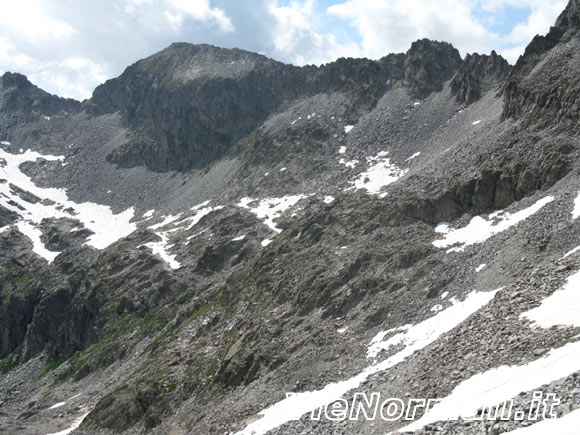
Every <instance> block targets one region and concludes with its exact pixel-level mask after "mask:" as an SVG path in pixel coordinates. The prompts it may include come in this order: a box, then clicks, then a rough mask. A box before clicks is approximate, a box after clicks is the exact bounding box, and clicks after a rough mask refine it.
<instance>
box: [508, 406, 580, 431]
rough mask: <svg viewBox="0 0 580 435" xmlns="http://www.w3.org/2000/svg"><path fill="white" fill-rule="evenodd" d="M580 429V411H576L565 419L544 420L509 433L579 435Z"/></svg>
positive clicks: (564, 417)
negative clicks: (579, 429) (579, 430)
mask: <svg viewBox="0 0 580 435" xmlns="http://www.w3.org/2000/svg"><path fill="white" fill-rule="evenodd" d="M579 427H580V409H576V410H575V411H572V412H570V413H568V414H566V415H565V416H563V417H560V418H550V419H546V420H542V421H540V422H538V423H535V424H532V425H531V426H527V427H522V428H519V429H516V430H513V431H510V432H507V433H511V434H512V435H546V434H558V435H578V428H579Z"/></svg>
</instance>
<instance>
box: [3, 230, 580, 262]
mask: <svg viewBox="0 0 580 435" xmlns="http://www.w3.org/2000/svg"><path fill="white" fill-rule="evenodd" d="M1 232H2V230H1V229H0V233H1ZM578 251H580V246H576V247H575V248H574V249H572V250H571V251H568V252H566V253H565V254H564V256H563V257H562V258H560V260H563V259H564V258H567V257H569V256H570V255H574V254H575V253H576V252H578Z"/></svg>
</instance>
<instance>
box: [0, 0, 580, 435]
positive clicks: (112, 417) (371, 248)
mask: <svg viewBox="0 0 580 435" xmlns="http://www.w3.org/2000/svg"><path fill="white" fill-rule="evenodd" d="M576 11H577V7H576V3H575V2H572V3H571V4H570V6H569V8H568V9H567V12H566V13H565V14H564V15H562V17H561V18H560V19H559V26H560V27H558V28H560V29H567V30H562V31H561V32H560V33H557V32H556V33H557V34H558V35H560V36H558V38H556V39H551V40H552V42H553V44H552V46H551V48H549V49H547V51H541V50H540V51H541V53H540V52H538V53H539V54H537V55H535V56H536V57H535V58H534V59H535V61H537V63H533V65H532V63H528V62H529V61H530V59H532V58H533V55H530V51H529V52H528V55H529V56H527V57H526V56H524V57H523V58H522V59H523V60H522V59H520V61H521V62H518V64H519V67H518V68H517V69H516V72H515V73H514V72H513V71H512V72H511V73H510V75H509V77H510V78H509V79H508V81H510V80H511V81H512V82H513V83H516V82H517V83H516V84H517V86H515V87H513V86H512V87H511V88H509V89H508V88H507V87H506V92H505V93H503V94H502V93H501V92H498V89H501V88H502V86H503V85H504V79H505V77H506V73H507V71H508V65H507V63H506V62H505V61H504V60H503V59H502V58H501V57H500V56H497V55H496V54H495V53H491V55H489V56H483V55H470V56H468V57H467V58H466V59H465V60H464V61H462V60H461V59H459V57H458V53H457V51H456V50H455V49H453V47H451V46H450V45H449V44H445V43H438V42H433V41H426V40H422V41H418V42H416V43H415V44H413V47H411V49H410V50H409V51H408V52H407V53H404V54H393V55H388V56H386V57H384V58H382V59H380V60H377V61H372V60H368V59H339V60H337V61H336V62H333V63H331V64H328V65H324V66H321V67H314V66H307V67H304V68H296V67H293V66H288V65H283V64H280V63H278V62H275V61H273V60H270V59H266V58H264V57H263V56H260V55H257V54H253V53H248V52H244V51H241V50H225V49H218V48H216V47H211V46H207V45H201V46H193V45H189V44H175V45H173V46H171V47H169V48H168V49H166V50H164V51H162V52H160V53H158V54H156V55H153V56H151V57H150V58H148V59H144V60H142V61H140V62H138V63H136V64H135V65H133V66H131V67H129V68H128V69H127V70H126V71H125V72H124V73H123V75H121V77H119V78H117V79H114V80H111V81H109V82H107V83H106V84H105V85H103V86H101V87H99V88H98V89H97V90H96V91H95V93H94V96H93V98H92V99H91V100H89V101H86V102H84V103H83V105H82V107H81V108H80V110H81V112H79V113H74V114H73V115H72V116H68V115H65V112H66V111H56V112H55V113H57V115H55V116H54V117H53V119H50V120H46V119H44V118H42V117H41V118H42V119H40V120H39V119H37V118H36V117H35V116H36V115H34V116H30V117H29V118H26V116H28V115H27V113H25V112H26V110H28V109H27V107H28V106H26V104H24V103H22V104H20V103H19V104H20V105H19V104H16V105H15V106H10V107H8V108H4V109H2V110H0V118H1V119H4V120H6V119H12V118H11V117H14V119H16V118H19V117H20V118H19V119H20V120H21V121H22V122H20V123H18V125H12V126H10V127H6V128H5V129H4V130H2V134H3V135H4V136H3V137H2V139H3V140H4V137H6V138H9V139H10V140H11V141H12V142H13V143H12V145H6V144H4V145H3V146H2V150H3V152H6V153H9V154H18V153H19V151H17V150H19V148H23V149H25V148H26V147H29V148H31V149H33V150H37V151H38V152H39V153H41V154H45V155H46V154H51V155H55V156H57V155H62V156H63V158H62V161H61V160H60V159H57V160H51V159H49V158H48V159H42V158H40V159H38V160H37V161H34V162H32V161H29V162H26V163H23V164H21V165H20V167H19V169H20V170H21V171H22V173H23V174H21V176H19V177H14V178H15V179H10V180H3V181H0V182H1V183H2V184H0V186H1V187H2V189H3V190H2V194H0V229H1V230H2V231H1V232H0V382H1V383H2V388H0V432H2V433H10V434H29V433H54V432H59V431H63V430H66V429H67V428H69V427H70V426H71V425H72V424H73V423H74V422H75V421H76V420H77V419H79V418H81V417H83V416H85V415H86V417H84V421H83V423H82V425H81V427H80V428H79V429H77V432H78V433H81V434H86V435H96V434H103V433H105V434H109V433H123V434H126V435H135V434H143V433H149V432H150V433H176V434H187V433H235V432H236V431H238V430H241V429H244V428H245V427H246V426H247V425H248V424H250V423H251V422H252V421H255V420H257V419H259V418H261V415H260V412H261V411H262V410H264V409H265V408H267V407H269V406H270V405H272V404H275V403H277V402H278V401H280V400H282V399H283V398H284V393H285V392H291V391H294V392H303V391H315V390H319V389H322V388H324V387H325V386H328V385H329V384H333V383H336V382H342V381H345V380H348V379H352V378H353V377H355V376H360V374H361V373H363V374H364V373H365V371H366V373H368V370H369V368H371V367H374V366H373V365H374V364H375V362H378V363H379V364H380V363H382V362H385V361H387V359H389V358H391V357H393V356H395V359H394V360H393V361H399V363H397V364H394V365H389V367H388V368H386V369H384V370H383V369H382V368H381V369H380V370H379V371H378V372H377V373H375V374H374V375H373V376H370V377H368V378H367V379H366V380H365V381H364V382H362V383H361V384H360V385H359V386H358V387H357V389H358V391H361V392H366V393H372V392H375V391H378V392H381V393H382V394H384V395H385V397H387V396H388V397H400V398H401V399H404V398H407V397H424V398H442V397H445V396H447V395H448V394H451V393H452V392H453V391H454V389H455V388H456V387H457V386H458V385H459V384H460V383H461V382H463V381H466V380H469V379H470V378H471V377H472V376H474V375H476V374H478V373H484V372H486V371H488V370H492V369H495V368H497V367H500V366H511V367H512V368H514V367H518V366H522V365H524V364H527V363H529V362H533V361H536V360H538V359H540V358H544V357H547V356H548V355H549V354H550V353H551V352H552V350H553V349H557V348H560V347H562V346H566V345H569V344H571V343H572V344H573V342H574V341H577V335H578V330H577V328H573V327H568V326H566V325H562V326H558V327H555V328H532V327H530V323H529V322H528V321H527V320H524V319H523V318H522V317H521V314H522V313H524V312H527V311H528V310H530V309H532V308H534V307H537V306H539V305H540V304H541V303H542V301H543V300H544V299H545V298H546V297H548V296H549V295H551V294H552V293H554V292H555V291H556V290H557V289H559V288H562V286H563V285H564V284H565V282H566V280H567V279H568V278H569V277H571V276H572V274H574V273H576V271H577V270H578V268H579V264H580V260H579V258H580V257H578V249H577V244H578V243H579V242H578V240H580V225H578V220H577V219H576V218H575V217H574V216H575V214H573V213H574V210H575V203H576V202H577V197H578V192H580V181H579V180H578V177H577V174H578V171H579V168H580V154H579V153H578V150H579V149H580V144H579V142H578V136H577V135H576V134H575V130H574V128H569V127H570V126H572V124H569V123H568V122H569V121H570V119H568V118H566V117H567V116H569V114H570V113H573V110H575V107H577V105H576V106H574V105H573V104H568V103H566V105H561V106H559V108H558V110H557V112H554V113H557V114H559V115H558V117H556V118H554V119H555V120H556V122H555V123H553V124H550V123H548V122H547V120H548V119H549V117H548V114H549V113H550V112H549V111H550V110H552V109H553V108H555V107H556V105H555V104H556V103H553V102H552V103H550V104H548V103H547V101H548V100H546V101H544V100H543V99H542V98H543V97H541V93H542V92H548V91H550V89H559V88H561V87H562V88H563V87H564V86H565V85H569V84H570V83H571V82H572V80H576V81H578V71H579V70H578V69H575V70H567V69H564V68H561V66H562V65H567V64H568V63H569V62H573V61H574V59H576V57H575V56H576V55H575V54H574V52H573V51H572V49H573V48H574V47H575V46H576V45H575V44H576V43H577V42H576V40H577V32H575V31H574V30H573V29H575V28H576V27H577V19H576V14H577V12H576ZM574 26H576V27H574ZM556 33H554V34H556ZM554 41H557V42H554ZM545 47H546V46H544V48H545ZM542 50H543V49H542ZM532 51H533V50H532ZM532 60H533V59H532ZM559 62H561V63H559ZM548 64H550V65H555V66H556V67H554V68H552V70H551V71H550V69H549V68H548ZM547 78H549V79H550V80H551V82H550V83H548V82H547V81H545V80H547ZM25 84H26V83H25ZM23 86H24V85H23ZM550 86H551V87H550ZM508 87H509V86H508ZM28 88H30V86H28V85H26V86H24V87H23V89H24V91H23V95H22V96H19V92H18V90H17V89H18V87H15V86H12V87H11V88H10V89H12V91H10V92H11V95H12V97H13V98H14V100H13V101H21V102H22V101H24V102H26V101H28V100H27V96H28V95H29V94H28V93H27V92H33V93H38V92H37V91H33V90H30V89H29V90H28V91H26V89H28ZM571 89H573V85H572V88H571ZM528 91H529V92H528ZM39 92H41V91H39ZM526 92H528V93H527V94H526ZM39 95H40V94H39ZM524 95H527V96H524ZM12 97H11V98H12ZM35 98H36V97H35ZM38 98H40V99H42V97H41V96H39V97H38ZM47 98H48V97H47ZM550 101H551V100H550ZM563 101H564V100H563ZM564 102H565V101H564ZM544 103H546V104H544ZM54 104H57V103H54ZM58 104H60V103H58ZM58 104H57V106H58ZM520 104H521V106H519V105H520ZM77 105H78V104H77ZM59 107H60V106H59ZM505 107H512V108H515V109H514V110H515V112H514V113H516V112H517V115H514V117H504V118H503V119H502V110H504V108H505ZM30 110H32V109H30ZM55 110H57V109H56V108H55ZM59 110H60V109H59ZM63 110H64V109H63ZM71 110H72V109H71ZM23 111H24V112H23ZM111 112H115V113H111ZM534 113H537V114H538V116H537V117H534V116H532V115H533V114H534ZM560 115H561V116H560ZM107 156H108V157H107ZM12 157H14V156H12ZM8 159H10V156H9V155H6V161H1V162H0V165H6V164H7V162H8ZM143 166H147V167H143ZM127 167H130V168H127ZM149 169H154V170H155V171H151V170H149ZM177 171H179V172H177ZM24 176H26V177H30V180H26V181H25V182H23V180H22V177H24ZM29 181H30V182H32V183H34V184H35V186H36V188H32V187H30V184H29ZM375 184H378V185H379V187H376V186H375ZM375 187H376V188H375ZM45 188H59V189H63V191H61V192H60V194H59V195H64V193H66V195H67V197H68V198H69V199H68V200H67V201H66V203H65V202H63V203H61V204H57V202H59V201H60V200H59V199H57V198H55V197H54V196H52V199H50V198H49V196H48V195H46V192H45V191H44V190H43V189H45ZM53 193H54V192H53ZM55 196H56V195H55ZM91 202H94V203H97V204H100V205H101V206H110V207H111V209H112V210H113V211H114V213H115V216H111V215H110V214H109V213H105V211H106V210H105V209H103V208H99V207H97V206H96V205H95V204H90V203H91ZM81 204H82V206H81ZM43 206H46V207H54V209H51V210H50V212H48V211H47V209H42V208H41V207H43ZM286 206H287V208H286ZM36 208H38V209H36ZM83 208H86V209H87V210H89V211H91V212H92V213H94V214H93V215H91V216H89V218H90V219H95V222H92V223H94V224H95V225H94V226H90V227H91V228H92V229H93V230H94V233H93V232H92V231H90V230H89V229H87V228H88V227H89V224H88V222H90V219H89V220H88V221H87V220H86V219H83V222H85V224H83V223H82V222H81V220H80V219H81V216H82V213H80V214H75V210H77V211H80V210H82V209H83ZM33 209H34V210H33ZM65 209H66V210H68V211H67V213H65V211H66V210H65ZM27 210H31V211H34V212H35V213H38V217H37V218H36V219H33V217H32V216H31V215H32V214H33V213H32V212H31V213H30V215H29V214H27V213H25V211H27ZM119 213H122V214H123V216H129V217H130V216H132V219H131V223H132V224H134V225H135V227H134V230H133V227H131V230H130V231H132V232H131V233H130V234H129V235H126V236H125V237H120V238H118V239H116V241H114V242H113V243H112V244H110V245H108V246H107V247H105V248H103V249H95V248H93V247H91V246H87V243H88V242H90V240H91V238H92V237H94V236H96V235H98V234H97V233H98V232H99V226H98V225H96V223H99V224H103V225H104V226H105V227H106V228H108V229H110V230H111V232H116V230H118V228H116V226H115V225H116V224H113V225H111V224H110V222H103V221H102V220H99V219H100V218H101V214H104V215H105V216H106V217H107V219H109V220H112V219H115V220H116V219H117V218H120V216H119ZM492 213H493V214H492ZM21 214H22V215H21ZM266 215H267V216H266ZM63 216H66V217H63ZM129 217H127V219H129ZM475 217H477V219H474V218H475ZM21 221H24V222H21ZM97 221H98V222H97ZM116 222H124V219H120V220H118V221H116ZM443 222H445V223H446V225H441V226H439V224H441V223H443ZM21 223H23V224H28V225H21ZM472 223H475V224H477V225H476V226H477V229H476V230H474V231H473V234H472V233H469V234H467V235H466V238H468V241H469V242H474V243H471V244H468V243H465V244H463V243H460V241H458V242H457V243H456V244H453V245H447V246H445V244H442V243H441V242H443V241H446V240H447V235H449V236H450V237H449V238H452V237H453V236H455V235H457V234H459V235H460V236H461V233H462V232H463V233H465V232H467V231H471V228H472V227H471V226H470V225H472ZM125 224H126V222H125ZM84 225H86V226H87V227H85V226H84ZM6 227H8V228H6ZM482 228H483V229H486V228H487V229H491V231H492V232H494V234H492V235H491V236H490V237H489V238H488V239H487V240H481V239H479V237H480V236H481V235H482V234H480V229H482ZM447 230H448V231H449V232H448V233H445V232H444V231H447ZM32 231H34V232H32ZM476 232H477V234H476ZM25 233H26V234H25ZM481 233H483V231H481ZM122 234H127V233H125V232H123V233H122ZM472 236H473V237H472ZM476 236H477V237H476ZM482 238H483V239H484V238H485V237H482ZM451 243H452V242H451ZM442 246H444V247H442ZM39 248H45V249H49V250H51V251H53V252H55V255H56V252H59V254H58V255H57V256H56V257H55V258H54V260H53V261H51V262H49V261H48V260H45V259H44V258H42V257H41V254H42V251H41V252H39ZM449 248H452V250H453V252H450V251H448V249H449ZM457 251H460V252H457ZM45 255H46V253H45ZM500 288H501V290H499V291H497V293H495V296H494V297H493V298H492V299H491V300H489V303H488V304H486V305H484V306H482V307H480V309H479V310H477V311H475V312H473V314H472V315H471V316H469V317H466V318H464V319H463V321H462V322H458V323H457V324H455V325H452V324H451V323H450V324H449V325H448V326H445V325H447V321H448V320H449V321H450V320H451V319H455V316H457V315H458V312H457V311H458V310H455V312H454V313H453V309H452V308H453V307H454V306H455V305H457V304H458V303H463V302H462V301H464V300H465V298H466V297H467V295H468V294H470V293H471V292H472V291H477V292H478V293H480V294H479V296H482V297H485V293H486V292H489V291H492V290H494V289H500ZM471 302H473V301H471ZM448 309H451V311H450V312H447V311H446V310H448ZM467 312H470V311H469V310H468V311H467ZM449 313H452V316H450V317H447V316H448V315H449ZM462 314H465V312H462ZM436 316H442V317H441V318H439V319H444V320H445V321H444V322H442V325H443V326H445V328H444V330H443V329H442V330H440V331H439V332H440V333H441V334H440V335H431V334H434V333H435V332H437V328H440V327H441V325H440V326H437V325H435V327H434V328H431V327H429V328H424V329H427V331H423V332H425V334H426V336H425V337H421V335H422V332H421V330H419V329H420V328H417V330H415V329H414V326H412V325H418V324H420V323H421V322H424V321H427V320H429V321H431V319H434V318H435V317H436ZM434 320H437V319H434ZM434 323H436V322H434ZM405 325H406V326H405ZM432 325H433V323H432V324H431V326H432ZM409 328H412V329H413V334H415V332H416V336H413V337H411V338H412V339H411V340H409V342H407V341H406V340H402V341H398V340H397V339H395V342H396V345H395V346H390V347H388V346H386V347H385V348H384V349H383V350H379V353H378V354H376V361H375V358H374V357H373V358H368V357H367V356H368V350H369V346H370V343H371V342H372V341H373V338H374V337H377V336H378V334H379V333H381V332H383V333H384V334H387V335H385V336H384V338H385V339H390V338H393V337H395V334H399V333H401V334H406V331H407V330H408V329H409ZM385 331H386V332H385ZM422 339H424V340H426V343H427V344H425V346H424V347H421V346H419V345H418V347H417V348H414V349H413V348H409V347H406V346H407V345H408V344H409V343H412V346H414V345H415V344H417V343H420V342H421V340H422ZM407 351H409V353H407V354H406V355H403V354H400V353H399V352H407ZM387 365H388V364H387ZM384 367H386V365H385V366H384ZM546 371H549V369H546ZM579 373H580V372H576V373H572V374H569V375H566V376H565V377H564V378H562V377H561V376H559V377H558V379H559V380H553V381H550V382H549V383H548V384H546V385H544V386H542V389H543V390H546V391H556V392H558V394H561V395H562V397H563V398H565V404H566V408H565V409H567V410H568V411H570V410H572V409H576V408H578V407H580V395H579V394H577V389H578V379H579V376H580V375H579ZM560 378H561V379H560ZM518 391H519V390H518ZM349 394H350V393H349ZM531 397H532V391H525V392H524V393H523V394H520V395H519V396H518V397H517V400H516V407H518V409H520V408H522V407H525V406H526V405H528V404H529V402H530V400H531ZM63 402H64V405H63V404H62V403H63ZM55 404H57V405H58V407H56V408H55V407H54V406H53V405H55ZM562 412H564V411H562ZM566 412H567V411H566ZM87 413H88V415H87ZM476 425H477V427H476ZM522 425H523V424H522V422H519V421H515V420H513V421H502V422H500V423H498V422H497V421H494V422H489V424H488V422H484V423H481V424H479V423H474V422H471V423H470V422H466V421H463V420H461V419H460V420H457V421H453V422H439V423H435V424H433V425H430V426H427V427H426V428H424V430H423V432H424V433H428V432H429V431H431V430H432V429H433V430H435V429H437V427H441V428H442V429H441V430H444V431H448V432H451V433H476V432H477V433H478V432H483V431H486V432H489V433H496V432H499V431H502V430H508V429H509V430H511V429H515V428H517V427H521V426H522ZM402 426H403V422H401V421H399V422H394V423H393V422H387V421H380V420H378V421H374V422H367V421H350V420H349V421H344V422H332V421H328V420H324V419H322V420H319V421H311V420H309V419H308V418H306V417H304V416H303V418H302V419H301V420H300V421H294V420H290V421H288V422H287V423H285V424H283V425H281V426H279V427H277V428H273V429H272V431H270V433H274V434H278V433H279V434H284V435H286V434H293V433H320V434H330V433H361V434H369V435H370V434H376V433H388V432H392V431H395V430H397V429H400V428H401V427H402ZM423 432H420V433H423Z"/></svg>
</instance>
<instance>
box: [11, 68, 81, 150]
mask: <svg viewBox="0 0 580 435" xmlns="http://www.w3.org/2000/svg"><path fill="white" fill-rule="evenodd" d="M80 108H81V103H79V102H78V101H75V100H73V99H70V98H61V97H57V96H56V95H51V94H49V93H47V92H45V91H43V90H42V89H40V88H38V87H37V86H35V85H33V84H32V83H30V82H29V81H28V79H27V78H26V77H25V76H24V75H22V74H18V73H10V72H7V73H4V75H3V76H2V77H0V114H1V116H0V128H5V129H9V128H11V127H14V126H16V125H18V124H21V123H27V122H31V121H34V120H38V119H41V118H42V117H43V116H47V117H51V116H55V115H59V114H61V115H70V114H73V113H76V112H79V111H80ZM7 139H9V138H5V137H2V140H7Z"/></svg>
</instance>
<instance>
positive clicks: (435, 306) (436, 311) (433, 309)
mask: <svg viewBox="0 0 580 435" xmlns="http://www.w3.org/2000/svg"><path fill="white" fill-rule="evenodd" d="M442 309H443V305H441V304H437V305H434V306H432V307H431V311H433V312H434V313H438V312H439V311H441V310H442Z"/></svg>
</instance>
